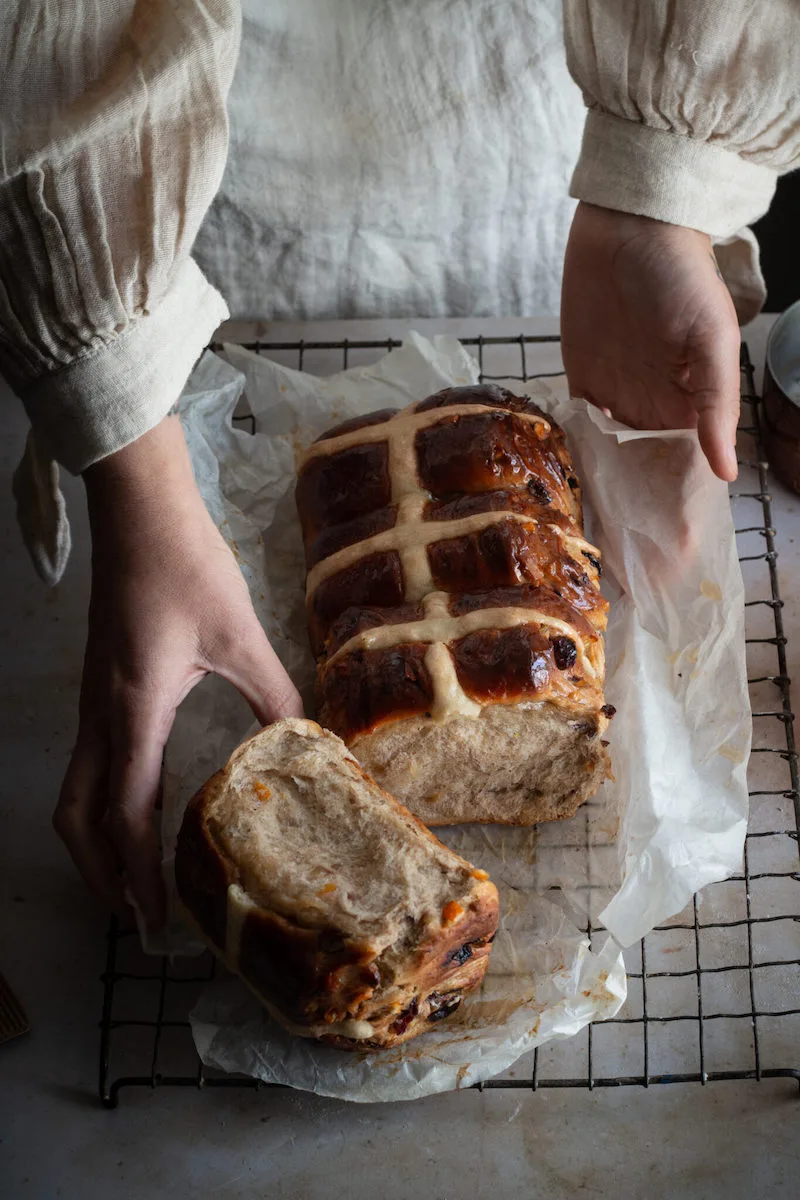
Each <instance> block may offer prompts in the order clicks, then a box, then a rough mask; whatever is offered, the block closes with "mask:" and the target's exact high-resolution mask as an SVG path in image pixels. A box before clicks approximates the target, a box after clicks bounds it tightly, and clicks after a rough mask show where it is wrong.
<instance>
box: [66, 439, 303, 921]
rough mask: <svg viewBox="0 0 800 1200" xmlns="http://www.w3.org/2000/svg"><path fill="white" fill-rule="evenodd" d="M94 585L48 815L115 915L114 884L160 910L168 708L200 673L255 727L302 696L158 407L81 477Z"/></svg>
mask: <svg viewBox="0 0 800 1200" xmlns="http://www.w3.org/2000/svg"><path fill="white" fill-rule="evenodd" d="M84 479H85V483H86V491H87V498H88V503H89V518H90V524H91V530H92V592H91V602H90V606H89V634H88V640H87V645H86V657H85V660H84V670H83V683H82V688H81V701H80V722H79V729H78V738H77V742H76V745H75V749H74V751H73V755H72V759H71V761H70V764H69V768H68V770H67V774H66V778H65V780H64V784H63V787H62V791H61V796H60V799H59V801H58V806H57V808H56V811H55V814H54V817H53V823H54V825H55V828H56V830H57V831H58V833H59V834H60V835H61V837H62V838H63V839H64V841H65V842H66V844H67V847H68V849H69V851H70V854H71V855H72V858H73V859H74V861H75V863H76V865H77V867H78V869H79V871H80V872H81V874H82V875H83V877H84V879H85V880H86V882H87V883H88V884H89V886H90V887H91V888H92V889H93V891H94V892H96V893H97V895H98V896H100V897H102V898H103V899H104V900H106V901H107V902H108V903H109V904H110V905H111V906H112V907H113V908H114V909H115V910H116V911H117V912H120V911H122V910H124V908H125V901H124V887H125V885H126V884H127V886H128V887H129V888H130V891H131V893H132V895H133V897H134V899H135V900H136V902H137V904H138V905H139V907H140V908H141V910H142V913H143V914H144V916H145V919H146V921H147V923H148V925H149V926H150V927H151V928H158V927H159V926H160V925H161V923H162V921H163V917H164V897H163V887H162V881H161V871H160V858H159V853H158V841H157V837H156V832H155V829H154V824H153V810H154V806H155V803H156V799H157V795H158V790H159V782H160V774H161V757H162V751H163V749H164V745H165V743H166V740H167V736H168V734H169V731H170V728H171V726H172V722H173V720H174V717H175V710H176V709H177V707H178V705H179V704H180V702H181V700H182V699H183V698H184V696H186V694H187V693H188V692H189V691H190V690H191V688H192V687H194V685H195V684H196V683H197V682H198V681H199V680H200V679H201V678H202V677H203V676H204V675H206V674H207V673H208V672H216V673H217V674H218V675H221V676H223V677H224V678H225V679H227V680H229V681H230V682H231V683H232V684H233V685H234V686H235V687H236V688H237V689H238V690H239V691H240V692H241V693H242V695H243V696H244V697H245V698H246V699H247V701H248V702H249V704H250V706H251V707H252V709H253V712H254V713H255V714H256V716H257V717H258V719H259V720H260V721H262V722H263V723H267V722H269V721H272V720H276V719H277V718H279V717H282V716H302V712H303V707H302V702H301V700H300V697H299V695H298V693H297V691H296V689H295V687H294V685H293V684H292V682H291V680H290V679H289V677H288V675H287V674H286V672H285V670H284V669H283V667H282V666H281V664H280V662H279V660H278V658H277V656H276V654H275V652H274V650H273V649H272V647H271V646H270V644H269V642H268V640H267V637H266V634H265V633H264V630H263V629H262V627H261V625H260V624H259V621H258V618H257V617H256V614H255V612H254V611H253V608H252V605H251V603H250V595H249V593H248V590H247V585H246V583H245V581H244V578H243V576H242V574H241V571H240V570H239V568H238V566H237V565H236V562H235V560H234V558H233V555H232V554H231V552H230V550H229V549H228V547H227V545H226V544H225V542H224V540H223V538H222V536H221V535H220V533H219V531H218V530H217V528H216V526H215V525H214V523H213V521H212V520H211V518H210V516H209V515H208V513H207V511H206V509H205V506H204V505H203V501H202V499H201V497H200V494H199V492H198V490H197V486H196V484H195V481H194V477H193V474H192V467H191V462H190V460H189V454H188V451H187V449H186V443H185V441H184V438H183V432H182V430H181V426H180V422H179V421H178V419H177V418H175V417H169V418H167V419H166V420H164V421H162V423H161V424H160V425H159V426H157V427H156V428H155V429H154V430H151V432H150V433H148V434H145V436H144V437H142V438H140V439H139V440H138V441H137V442H135V443H133V445H131V446H128V447H126V448H125V449H124V450H120V451H119V452H118V453H117V454H114V455H111V456H110V457H109V458H107V459H105V460H104V461H103V462H101V463H98V464H97V465H96V466H93V467H91V468H89V470H88V471H86V473H85V475H84Z"/></svg>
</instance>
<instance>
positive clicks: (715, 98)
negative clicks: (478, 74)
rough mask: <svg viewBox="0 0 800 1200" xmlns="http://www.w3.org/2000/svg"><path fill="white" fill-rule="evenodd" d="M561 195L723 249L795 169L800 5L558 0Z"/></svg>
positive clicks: (793, 0)
mask: <svg viewBox="0 0 800 1200" xmlns="http://www.w3.org/2000/svg"><path fill="white" fill-rule="evenodd" d="M564 23H565V36H566V44H567V60H568V65H569V69H570V72H571V74H572V76H573V78H574V79H575V80H576V82H577V83H578V84H579V86H580V87H581V89H582V91H583V95H584V99H585V102H586V104H587V107H588V109H589V112H588V114H587V119H586V126H585V129H584V136H583V145H582V149H581V154H580V158H579V161H578V164H577V167H576V169H575V173H574V175H573V179H572V185H571V188H570V194H571V195H572V196H574V197H575V198H576V199H579V200H584V201H587V202H588V203H591V204H596V205H599V206H600V207H602V208H615V209H619V210H621V211H623V212H629V213H637V214H639V215H642V216H647V217H654V218H655V219H657V220H661V221H667V222H669V223H671V224H675V225H685V226H688V227H690V228H693V229H699V230H701V231H702V232H704V233H707V234H709V235H710V236H711V237H713V238H718V239H725V238H730V237H732V236H733V235H734V234H736V233H737V232H738V231H739V230H741V229H742V227H743V226H746V225H749V224H750V223H752V222H753V221H755V220H757V219H758V218H759V217H760V216H762V215H763V214H764V213H765V212H766V210H767V208H768V207H769V204H770V201H771V199H772V195H773V192H774V190H775V182H776V179H777V176H778V175H779V174H782V173H784V172H786V171H790V170H792V168H793V167H796V166H798V165H800V0H770V3H764V0H704V2H703V3H698V2H697V0H641V2H640V0H564Z"/></svg>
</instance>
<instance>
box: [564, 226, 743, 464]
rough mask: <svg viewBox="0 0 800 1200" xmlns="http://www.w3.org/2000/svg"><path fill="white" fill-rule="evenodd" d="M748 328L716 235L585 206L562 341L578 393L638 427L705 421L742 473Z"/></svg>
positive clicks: (575, 236)
mask: <svg viewBox="0 0 800 1200" xmlns="http://www.w3.org/2000/svg"><path fill="white" fill-rule="evenodd" d="M739 345H740V337H739V326H738V323H737V320H736V311H735V309H734V306H733V301H732V300H731V297H730V293H729V292H728V289H727V288H726V286H725V284H724V282H723V281H722V277H721V275H720V273H719V270H718V268H717V264H716V260H715V258H714V253H713V250H712V249H711V240H710V238H709V237H707V235H706V234H704V233H699V232H698V231H697V230H695V229H685V228H683V227H682V226H678V225H667V224H665V223H664V222H662V221H653V220H651V219H650V218H648V217H638V216H633V215H631V214H629V213H622V212H615V211H613V210H611V209H605V208H596V207H594V206H593V205H590V204H579V205H578V208H577V210H576V212H575V217H574V219H573V223H572V229H571V231H570V236H569V243H568V245H567V253H566V258H565V262H564V283H563V288H562V301H561V346H562V351H563V355H564V367H565V369H566V373H567V378H568V381H569V386H570V391H571V393H572V395H574V396H583V397H584V398H585V399H586V400H588V401H590V403H592V404H594V405H596V406H597V407H599V408H602V409H605V410H607V411H608V412H610V414H611V415H612V416H613V417H616V419H617V420H619V421H622V422H624V423H625V424H626V425H631V426H633V427H634V428H636V429H693V428H695V427H696V428H697V433H698V436H699V438H700V445H701V446H702V448H703V451H704V453H705V455H706V457H707V459H708V461H709V463H710V464H711V468H712V470H713V471H714V472H715V474H717V475H718V476H719V477H720V479H724V480H728V481H730V480H733V479H735V478H736V475H737V466H736V451H735V445H736V426H737V422H738V418H739V389H740V379H739Z"/></svg>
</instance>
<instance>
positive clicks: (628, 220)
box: [575, 200, 711, 249]
mask: <svg viewBox="0 0 800 1200" xmlns="http://www.w3.org/2000/svg"><path fill="white" fill-rule="evenodd" d="M575 220H576V221H578V222H579V223H580V224H581V225H583V226H584V227H585V228H590V229H592V230H594V231H595V233H596V234H597V235H598V236H599V237H603V236H606V237H608V238H609V239H613V241H615V242H619V241H620V240H623V241H627V240H628V239H629V238H634V237H648V236H650V237H659V238H666V239H669V238H672V237H680V238H688V239H691V240H693V241H696V242H697V243H698V244H699V245H702V246H704V247H707V248H708V249H710V248H711V237H710V236H709V235H708V234H707V233H703V232H702V231H701V230H699V229H691V228H689V226H687V225H675V224H673V223H671V222H669V221H660V220H658V219H657V218H656V217H645V216H641V215H640V214H638V213H629V212H623V211H622V209H619V208H601V207H600V206H599V205H597V204H589V203H587V202H586V201H585V200H581V201H580V203H579V204H578V207H577V209H576V211H575Z"/></svg>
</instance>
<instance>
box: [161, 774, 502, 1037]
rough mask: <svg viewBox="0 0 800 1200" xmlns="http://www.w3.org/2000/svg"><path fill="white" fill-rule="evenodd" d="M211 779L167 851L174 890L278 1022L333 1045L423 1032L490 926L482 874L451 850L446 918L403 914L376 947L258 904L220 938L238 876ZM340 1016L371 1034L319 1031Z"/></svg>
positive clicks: (481, 963) (467, 975)
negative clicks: (234, 932) (221, 832)
mask: <svg viewBox="0 0 800 1200" xmlns="http://www.w3.org/2000/svg"><path fill="white" fill-rule="evenodd" d="M358 771H359V773H360V774H361V776H362V777H363V778H364V779H365V780H367V781H368V782H369V785H370V787H371V788H373V789H375V790H378V789H376V785H375V783H374V781H373V780H371V779H370V778H369V776H367V775H366V774H365V773H364V772H362V771H361V769H360V768H358ZM221 786H224V772H218V773H217V774H216V775H215V776H213V777H212V778H211V779H210V780H209V781H208V782H207V783H206V784H205V785H204V787H203V788H201V789H200V791H199V792H198V793H197V795H196V796H195V797H194V798H193V799H192V800H191V801H190V803H189V806H188V808H187V810H186V814H185V816H184V821H183V825H182V827H181V830H180V833H179V836H178V842H177V846H176V853H175V878H176V884H177V888H178V893H179V895H180V897H181V900H182V902H183V904H184V906H185V907H186V909H187V911H188V912H189V914H190V915H191V917H192V919H193V921H194V923H195V924H196V926H197V927H198V929H199V931H200V932H201V934H202V935H203V937H204V938H205V939H206V940H207V941H208V942H209V944H210V945H211V946H212V948H213V949H214V950H215V951H216V953H217V954H219V955H220V957H221V958H223V960H224V961H226V963H227V965H228V966H229V967H230V968H231V969H232V970H235V971H236V973H237V974H238V975H240V977H241V978H242V979H243V980H244V982H245V983H246V984H247V985H248V986H249V987H250V988H251V989H252V990H253V991H254V992H255V993H256V995H257V996H258V997H259V998H260V999H261V1000H262V1001H264V1002H266V1003H267V1004H268V1005H269V1007H270V1009H271V1011H273V1012H274V1013H275V1015H276V1016H277V1017H278V1018H279V1019H280V1020H282V1021H283V1022H284V1023H285V1024H286V1025H287V1027H289V1028H290V1029H295V1030H297V1031H298V1032H303V1031H304V1030H308V1031H312V1030H313V1031H314V1034H315V1036H316V1037H317V1038H318V1039H319V1040H321V1041H324V1042H328V1043H330V1044H332V1045H335V1046H337V1047H339V1048H341V1049H358V1050H377V1049H383V1048H386V1047H389V1046H393V1045H397V1044H399V1043H400V1042H405V1041H408V1040H409V1039H410V1038H412V1037H415V1036H417V1035H418V1034H420V1033H423V1032H425V1030H426V1029H429V1028H431V1025H432V1024H434V1023H436V1022H438V1021H439V1020H441V1019H443V1018H444V1017H446V1016H448V1015H449V1014H450V1013H451V1012H454V1011H455V1010H456V1009H457V1008H458V1006H459V1004H460V1002H461V1000H462V998H463V997H464V995H465V994H466V993H467V992H469V991H470V990H472V989H473V988H475V987H476V986H478V984H479V983H480V982H481V980H482V978H483V976H484V974H485V972H486V967H487V965H488V960H489V952H490V948H491V942H492V940H493V938H494V934H495V932H496V929H497V922H498V916H499V909H498V897H497V890H496V888H495V887H494V885H493V884H492V883H491V882H490V881H489V879H488V876H486V874H485V872H482V871H475V870H474V869H473V868H472V867H471V866H470V864H469V863H466V862H465V861H464V860H463V859H460V858H459V857H458V855H455V854H453V855H452V860H453V865H454V866H455V867H459V866H460V867H461V868H462V871H461V874H462V877H463V880H464V885H463V888H462V895H461V900H462V903H457V904H455V906H454V908H455V910H459V911H458V912H455V911H454V913H453V920H452V921H449V920H448V921H444V920H442V922H441V923H440V922H439V920H438V919H436V916H435V915H434V919H433V920H431V921H429V922H427V923H425V924H424V925H422V926H420V923H419V922H417V923H414V922H412V921H411V920H410V919H409V925H408V931H407V936H406V938H405V939H404V941H403V942H402V943H401V944H395V945H393V946H391V947H389V949H388V950H387V951H384V952H382V953H380V954H378V953H376V951H375V950H374V949H373V948H372V947H371V946H370V944H369V940H368V939H367V938H364V939H363V940H361V941H358V940H355V939H353V938H352V937H348V936H346V935H344V934H343V933H342V931H341V930H339V929H337V928H336V926H335V924H333V923H331V924H330V925H329V926H328V927H323V928H316V927H315V928H310V927H308V926H306V925H304V924H303V923H302V920H301V919H300V917H299V915H298V917H297V919H293V918H292V917H291V916H289V915H287V914H286V913H278V912H275V911H271V910H268V909H265V908H264V907H263V906H259V907H254V908H253V909H252V910H251V911H249V912H248V913H247V916H246V917H245V919H244V921H243V923H242V925H241V930H240V934H239V939H238V945H237V946H236V947H231V946H228V945H227V904H228V887H229V886H230V885H231V884H239V883H240V882H241V877H240V871H239V868H238V866H237V863H236V862H235V861H233V860H232V859H231V858H230V857H229V855H228V854H227V852H226V851H225V849H224V848H223V846H222V844H221V842H220V839H219V837H218V836H217V835H216V833H215V829H214V821H213V816H211V812H212V810H213V800H214V796H215V794H216V792H217V789H218V788H220V787H221ZM382 795H383V798H384V800H385V801H386V802H388V803H391V804H392V805H393V806H395V807H396V808H397V809H399V810H400V811H402V813H403V814H404V816H405V817H406V818H407V820H408V822H409V823H410V824H411V825H413V827H414V828H416V829H418V830H420V831H421V832H422V833H423V834H424V836H425V837H426V838H430V839H432V840H434V841H436V839H435V838H434V836H433V834H431V833H430V831H429V830H428V829H426V828H425V826H423V825H422V824H421V822H419V821H418V820H417V819H416V818H415V817H414V816H413V814H411V813H409V812H407V810H405V809H403V808H402V806H401V805H399V804H398V802H397V801H396V800H394V798H393V797H390V796H387V794H386V793H382ZM448 853H449V852H448ZM443 915H444V914H443ZM447 915H448V917H449V914H447ZM233 954H235V955H236V958H235V961H232V960H231V956H232V955H233ZM349 1021H359V1022H362V1021H366V1022H369V1024H370V1025H371V1026H372V1035H371V1036H370V1037H368V1038H351V1037H347V1036H343V1035H342V1034H340V1033H338V1032H336V1031H335V1029H333V1028H332V1031H331V1033H327V1032H325V1027H326V1026H331V1027H335V1026H336V1025H337V1024H340V1023H343V1022H349Z"/></svg>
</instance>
